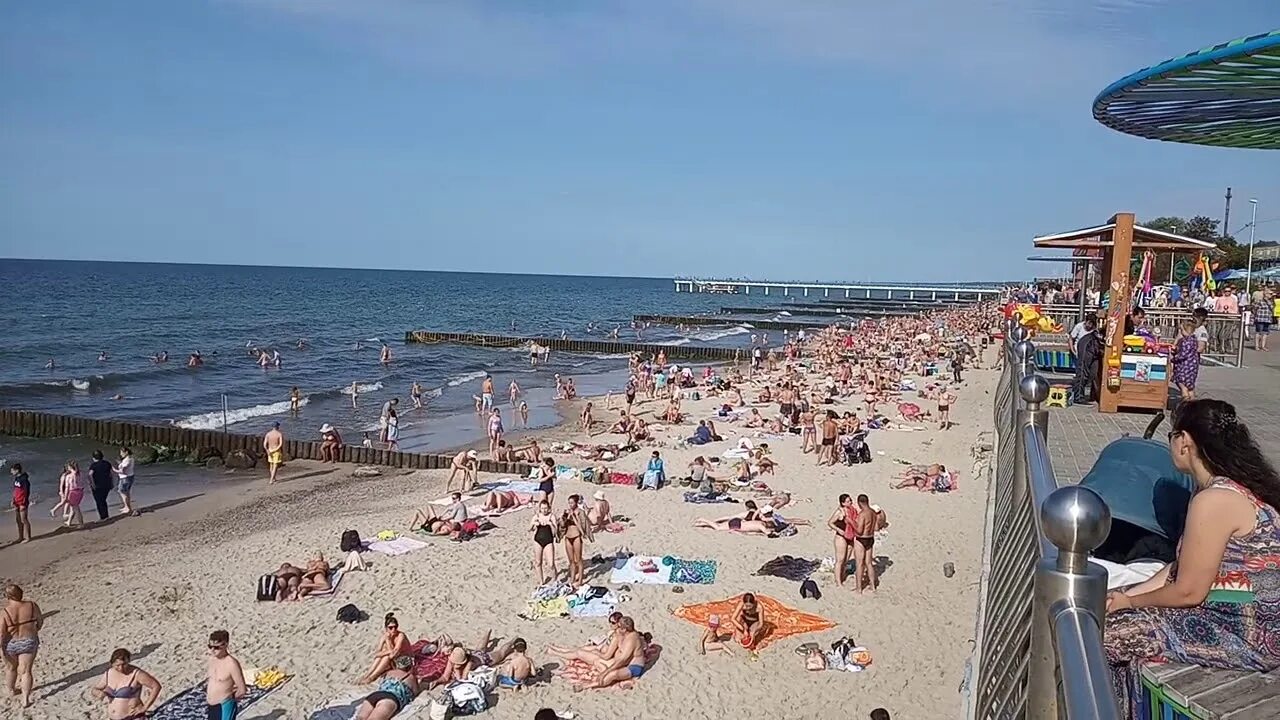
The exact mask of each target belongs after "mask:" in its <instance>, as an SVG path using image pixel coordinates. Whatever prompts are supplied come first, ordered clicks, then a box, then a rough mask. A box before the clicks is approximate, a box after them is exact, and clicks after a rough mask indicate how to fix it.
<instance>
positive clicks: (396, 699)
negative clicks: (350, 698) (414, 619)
mask: <svg viewBox="0 0 1280 720" xmlns="http://www.w3.org/2000/svg"><path fill="white" fill-rule="evenodd" d="M393 665H394V667H392V668H390V669H389V670H387V672H386V673H385V674H384V675H383V676H382V679H381V680H379V681H378V689H377V690H375V691H374V692H371V693H369V694H368V695H366V696H365V698H364V701H363V702H361V703H360V706H359V707H358V708H356V714H355V720H391V718H393V717H395V716H396V715H397V714H398V713H399V712H400V711H401V710H403V709H404V708H405V707H406V706H408V705H409V703H411V702H413V699H414V698H415V697H417V695H418V692H419V689H420V688H419V686H418V678H417V676H416V675H414V673H413V658H411V657H408V656H401V657H397V658H396V659H395V661H394V663H393Z"/></svg>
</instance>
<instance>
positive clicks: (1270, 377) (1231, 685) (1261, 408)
mask: <svg viewBox="0 0 1280 720" xmlns="http://www.w3.org/2000/svg"><path fill="white" fill-rule="evenodd" d="M1244 363H1245V367H1243V368H1238V369H1237V368H1219V367H1203V368H1201V369H1200V378H1199V388H1198V390H1199V394H1200V395H1201V396H1202V397H1212V398H1217V399H1219V400H1225V401H1227V402H1229V403H1231V404H1232V405H1235V407H1236V412H1237V413H1238V414H1239V416H1240V418H1241V419H1242V420H1243V421H1245V422H1246V423H1248V425H1249V428H1250V430H1251V431H1252V433H1253V435H1254V437H1255V438H1256V439H1257V440H1258V442H1259V444H1260V445H1261V446H1262V449H1263V451H1264V452H1266V454H1267V456H1268V457H1270V458H1271V460H1272V461H1273V462H1280V350H1275V351H1272V352H1270V353H1256V352H1253V351H1252V350H1247V351H1245V356H1244ZM1151 418H1152V416H1150V415H1142V414H1136V413H1118V414H1114V415H1103V414H1101V413H1099V412H1098V410H1097V408H1096V407H1095V406H1084V405H1082V406H1072V407H1069V408H1065V409H1064V408H1054V409H1053V410H1052V411H1051V412H1050V415H1049V433H1048V446H1049V455H1050V459H1051V461H1052V463H1053V469H1054V473H1055V475H1056V476H1057V481H1058V484H1059V485H1074V484H1076V483H1078V482H1080V480H1081V479H1082V478H1083V477H1084V475H1085V473H1087V472H1089V468H1091V467H1092V466H1093V462H1094V460H1096V459H1097V457H1098V452H1099V451H1100V450H1101V449H1102V448H1103V447H1104V446H1105V445H1106V444H1107V443H1109V442H1111V441H1112V440H1114V439H1116V438H1118V437H1120V436H1121V435H1124V434H1126V433H1128V434H1129V435H1134V436H1141V435H1142V432H1143V431H1144V430H1145V429H1146V426H1147V424H1148V423H1149V422H1150V421H1151ZM1169 427H1170V424H1169V421H1168V420H1166V421H1165V423H1164V424H1162V425H1161V426H1160V427H1159V429H1157V431H1156V435H1155V438H1156V439H1160V440H1163V438H1164V436H1165V433H1167V432H1168V431H1169ZM1149 676H1151V677H1154V678H1157V679H1159V680H1160V681H1162V682H1163V683H1164V684H1165V692H1166V693H1167V694H1168V695H1169V696H1170V697H1171V698H1172V699H1173V700H1175V701H1176V702H1178V703H1179V704H1180V705H1182V706H1183V707H1186V708H1189V709H1191V710H1192V711H1193V712H1195V713H1197V715H1196V717H1199V718H1205V719H1206V720H1207V719H1210V718H1212V719H1213V720H1218V719H1219V718H1221V719H1222V720H1264V719H1271V720H1274V718H1276V717H1280V671H1276V672H1272V673H1269V674H1266V675H1262V674H1258V673H1248V672H1237V671H1229V670H1207V669H1204V668H1197V667H1191V666H1182V665H1166V666H1155V667H1152V668H1151V671H1150V673H1149Z"/></svg>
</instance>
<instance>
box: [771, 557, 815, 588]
mask: <svg viewBox="0 0 1280 720" xmlns="http://www.w3.org/2000/svg"><path fill="white" fill-rule="evenodd" d="M820 567H822V561H821V560H809V559H807V558H799V557H791V556H790V555H781V556H779V557H776V558H774V559H772V560H770V561H768V562H766V563H765V564H763V565H761V566H760V569H759V570H756V572H755V574H756V575H772V576H774V577H780V578H782V579H783V580H790V581H792V582H803V581H804V580H807V579H808V578H809V576H810V575H812V574H814V573H815V572H817V571H818V568H820Z"/></svg>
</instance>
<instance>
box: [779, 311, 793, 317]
mask: <svg viewBox="0 0 1280 720" xmlns="http://www.w3.org/2000/svg"><path fill="white" fill-rule="evenodd" d="M778 314H779V315H782V316H783V317H791V313H789V312H787V311H786V310H783V311H782V312H780V313H778Z"/></svg>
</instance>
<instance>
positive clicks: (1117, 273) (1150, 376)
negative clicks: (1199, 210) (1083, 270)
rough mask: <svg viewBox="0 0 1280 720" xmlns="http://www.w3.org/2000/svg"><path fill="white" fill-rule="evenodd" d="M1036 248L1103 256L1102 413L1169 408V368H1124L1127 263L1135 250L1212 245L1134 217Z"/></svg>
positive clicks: (1210, 248)
mask: <svg viewBox="0 0 1280 720" xmlns="http://www.w3.org/2000/svg"><path fill="white" fill-rule="evenodd" d="M1032 242H1033V244H1034V245H1035V247H1036V248H1037V249H1047V248H1056V249H1062V250H1071V251H1073V252H1074V253H1076V254H1079V255H1085V254H1089V253H1101V254H1102V266H1101V268H1100V272H1102V273H1103V275H1102V276H1101V279H1102V283H1101V289H1102V291H1103V292H1105V293H1109V297H1110V304H1109V305H1108V307H1107V322H1106V332H1105V335H1104V337H1103V343H1104V346H1105V347H1104V348H1103V368H1104V371H1103V374H1104V376H1105V377H1104V382H1103V383H1102V385H1103V389H1102V397H1101V398H1099V400H1098V410H1099V412H1104V413H1113V412H1117V411H1118V410H1119V409H1120V408H1121V407H1129V408H1145V409H1149V410H1163V409H1164V408H1165V406H1166V405H1167V404H1168V390H1169V384H1168V376H1167V363H1165V362H1164V361H1162V360H1159V359H1156V358H1142V359H1137V360H1138V362H1142V363H1144V364H1145V363H1147V362H1148V360H1149V361H1150V362H1151V363H1153V364H1154V365H1158V366H1159V368H1160V369H1159V371H1158V372H1155V373H1149V372H1137V371H1136V369H1134V368H1132V367H1130V366H1129V365H1126V364H1125V363H1126V362H1127V361H1128V359H1127V358H1126V356H1125V355H1124V332H1123V330H1122V328H1123V327H1124V318H1125V315H1126V314H1127V313H1128V312H1129V307H1130V305H1131V304H1132V302H1133V286H1132V281H1131V280H1130V277H1129V263H1130V261H1131V260H1132V259H1133V256H1134V252H1135V251H1142V252H1146V251H1148V250H1150V251H1152V252H1183V253H1192V254H1197V255H1198V254H1200V253H1211V252H1215V251H1216V250H1217V247H1216V246H1215V245H1214V244H1213V243H1212V242H1210V241H1208V240H1199V239H1197V238H1193V237H1186V236H1185V235H1177V234H1174V233H1169V232H1164V231H1163V230H1154V229H1152V228H1147V227H1142V226H1141V225H1137V224H1135V222H1134V216H1133V213H1117V214H1116V215H1115V216H1114V217H1112V218H1111V219H1110V220H1109V221H1107V222H1106V223H1104V224H1102V225H1094V226H1091V227H1085V228H1080V229H1078V230H1069V231H1067V232H1060V233H1054V234H1052V235H1040V236H1038V237H1036V238H1034V239H1033V241H1032ZM1130 370H1132V371H1133V374H1134V375H1135V377H1134V378H1133V379H1132V380H1122V379H1121V375H1122V374H1125V373H1126V372H1128V371H1130Z"/></svg>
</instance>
